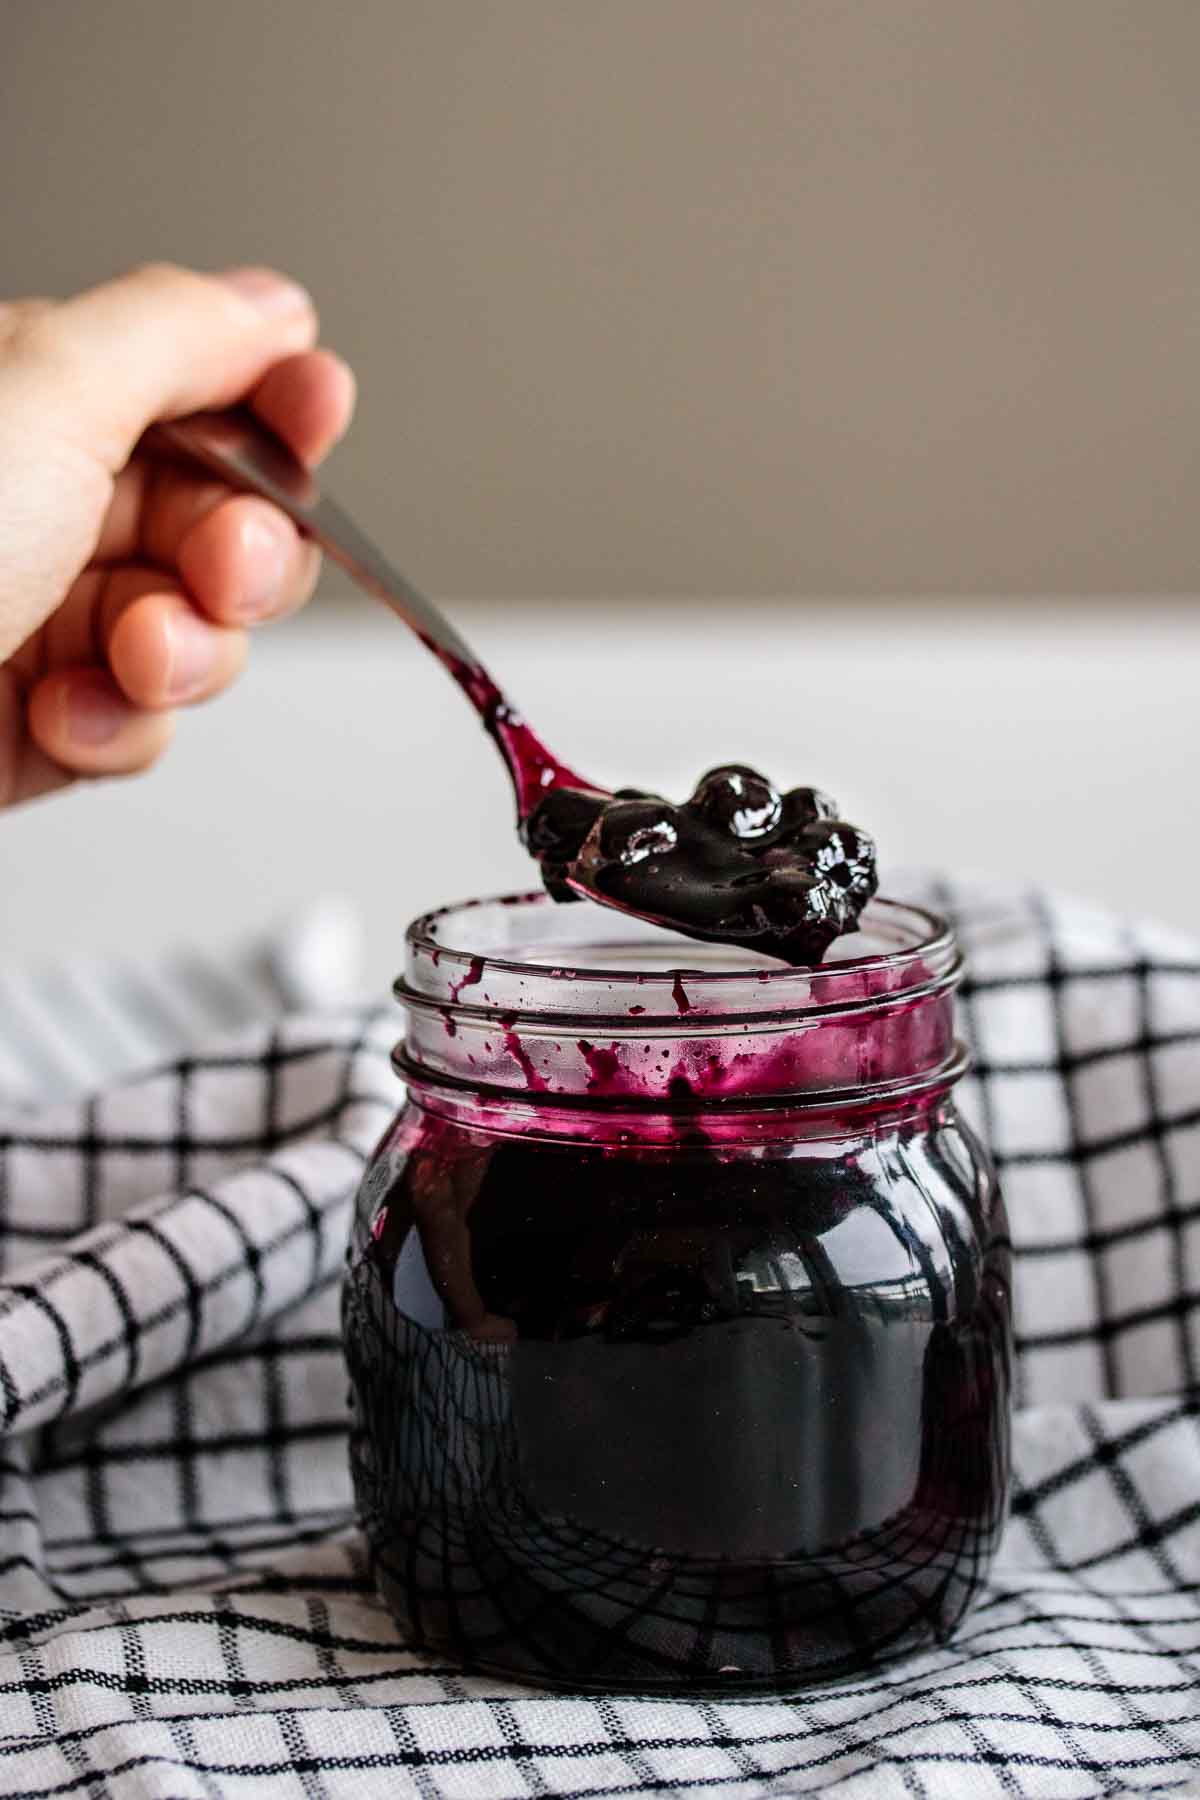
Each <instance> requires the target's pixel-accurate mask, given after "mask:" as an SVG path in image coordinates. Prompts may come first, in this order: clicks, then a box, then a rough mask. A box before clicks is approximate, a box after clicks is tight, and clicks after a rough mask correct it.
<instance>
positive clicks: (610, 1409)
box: [345, 1101, 1009, 1689]
mask: <svg viewBox="0 0 1200 1800" xmlns="http://www.w3.org/2000/svg"><path fill="white" fill-rule="evenodd" d="M828 1127H829V1133H830V1138H831V1139H832V1142H831V1141H825V1142H823V1143H822V1142H817V1143H811V1142H809V1143H805V1144H802V1145H797V1146H795V1147H793V1148H792V1149H790V1150H781V1149H780V1147H779V1146H778V1145H776V1146H775V1149H774V1152H773V1153H769V1154H766V1155H764V1154H762V1153H761V1151H760V1152H759V1153H757V1154H747V1155H745V1156H743V1157H739V1156H738V1155H737V1154H736V1153H732V1152H730V1151H729V1150H728V1149H726V1150H725V1151H724V1152H722V1153H721V1154H718V1153H716V1152H715V1150H714V1148H713V1147H712V1146H711V1145H710V1143H709V1142H708V1141H707V1140H706V1137H705V1132H704V1121H703V1119H702V1118H699V1117H698V1118H695V1119H694V1120H691V1121H688V1120H686V1119H681V1120H680V1121H678V1122H677V1124H676V1128H675V1133H674V1139H673V1142H672V1144H671V1146H670V1148H669V1149H666V1150H664V1148H663V1147H662V1146H661V1144H660V1145H657V1146H654V1147H648V1148H646V1147H642V1148H639V1147H638V1146H637V1145H636V1144H632V1145H629V1146H627V1147H625V1148H621V1149H614V1147H613V1146H612V1145H611V1144H594V1145H589V1144H587V1143H584V1142H575V1143H557V1144H555V1143H549V1142H527V1141H524V1140H523V1139H522V1138H521V1137H519V1136H518V1137H511V1136H500V1137H497V1136H493V1135H492V1134H490V1133H488V1132H486V1131H480V1130H478V1129H474V1128H465V1127H463V1126H461V1125H458V1124H455V1123H452V1122H450V1121H448V1120H445V1119H441V1118H438V1117H436V1116H431V1115H428V1114H418V1115H417V1116H416V1117H415V1118H414V1117H412V1116H410V1117H409V1119H408V1121H407V1123H402V1124H401V1125H400V1126H399V1127H398V1128H397V1130H396V1131H395V1132H394V1133H393V1134H392V1135H391V1137H390V1138H389V1140H388V1141H387V1142H386V1143H385V1144H384V1146H382V1147H381V1151H380V1154H379V1157H378V1158H377V1161H376V1163H375V1166H374V1168H373V1170H372V1172H371V1174H370V1176H369V1178H368V1181H367V1183H366V1185H365V1187H364V1189H363V1192H362V1194H361V1196H360V1201H359V1207H358V1215H357V1220H356V1226H355V1236H354V1243H353V1249H352V1253H351V1264H350V1270H351V1272H350V1278H349V1281H348V1283H347V1289H346V1298H345V1321H346V1343H347V1353H348V1358H349V1366H350V1372H351V1380H352V1391H353V1401H354V1428H353V1434H352V1457H353V1466H354V1475H355V1485H356V1489H357V1494H358V1501H359V1509H360V1514H361V1517H362V1521H363V1524H364V1528H365V1531H366V1535H367V1538H368V1541H369V1544H370V1546H371V1551H372V1555H373V1559H374V1564H375V1569H376V1574H377V1578H378V1581H379V1585H380V1588H381V1591H382V1592H383V1594H384V1596H385V1598H386V1599H387V1600H388V1601H389V1603H390V1605H391V1606H392V1608H393V1610H394V1611H395V1612H396V1614H397V1616H398V1618H399V1619H400V1620H401V1622H402V1624H403V1625H404V1627H405V1630H406V1635H407V1637H408V1638H409V1640H410V1641H411V1642H413V1643H414V1644H415V1645H417V1646H420V1647H422V1648H424V1649H426V1650H430V1651H434V1652H436V1653H439V1654H441V1655H444V1656H448V1657H450V1658H451V1659H453V1661H454V1662H456V1663H461V1664H463V1665H465V1666H467V1667H471V1668H477V1669H482V1670H492V1671H494V1672H498V1673H502V1674H504V1675H507V1676H511V1677H515V1678H517V1679H528V1680H531V1681H535V1682H540V1683H548V1684H552V1685H553V1684H566V1685H570V1686H576V1687H584V1688H586V1687H594V1688H619V1689H654V1688H664V1687H683V1688H696V1689H738V1688H754V1687H756V1686H772V1685H783V1686H787V1685H794V1684H797V1683H805V1682H811V1681H823V1680H829V1679H832V1678H836V1677H838V1676H842V1675H847V1674H850V1673H852V1672H854V1671H856V1670H861V1669H864V1668H866V1667H869V1666H872V1665H873V1664H875V1663H877V1662H879V1661H882V1660H888V1659H890V1658H892V1657H894V1656H896V1655H898V1654H900V1653H902V1652H903V1651H905V1650H908V1649H912V1648H914V1647H917V1646H919V1645H922V1644H927V1643H930V1642H935V1641H940V1640H942V1639H944V1638H945V1637H946V1636H947V1635H948V1634H949V1633H950V1632H951V1631H952V1629H953V1627H954V1625H955V1624H956V1622H957V1620H958V1619H959V1618H960V1616H961V1614H962V1612H963V1611H964V1609H965V1607H966V1606H967V1604H968V1603H969V1601H970V1599H971V1598H972V1596H973V1594H974V1593H975V1591H976V1589H977V1587H978V1585H979V1583H980V1581H981V1580H982V1576H983V1573H984V1572H985V1570H986V1568H987V1565H988V1562H989V1561H990V1558H991V1555H992V1552H993V1549H994V1547H995V1543H996V1538H997V1535H998V1532H999V1528H1000V1524H1001V1521H1002V1518H1003V1513H1004V1504H1005V1494H1006V1487H1007V1443H1008V1439H1007V1391H1008V1380H1009V1360H1008V1359H1009V1335H1008V1333H1009V1325H1008V1280H1009V1253H1008V1246H1007V1238H1006V1234H1005V1228H1004V1218H1003V1210H1002V1208H1001V1206H1000V1204H999V1200H998V1196H997V1195H996V1192H995V1189H994V1186H993V1185H992V1184H991V1183H990V1181H988V1180H987V1179H981V1178H980V1175H979V1171H978V1169H977V1168H976V1167H974V1166H973V1154H972V1148H971V1143H970V1140H969V1138H968V1137H967V1136H965V1134H964V1132H963V1130H962V1127H961V1126H960V1125H959V1124H958V1123H957V1121H956V1120H955V1118H954V1116H953V1113H952V1110H951V1109H949V1108H948V1107H947V1106H946V1104H945V1102H944V1101H943V1102H937V1103H931V1104H930V1105H928V1106H926V1107H925V1108H923V1109H921V1110H919V1111H918V1112H916V1113H914V1114H910V1116H909V1117H908V1118H907V1119H904V1120H897V1121H893V1122H892V1123H890V1124H889V1123H888V1122H887V1121H886V1120H882V1119H876V1120H874V1121H871V1120H870V1119H864V1118H862V1117H858V1118H853V1119H852V1118H849V1117H848V1118H847V1119H845V1120H843V1121H839V1120H837V1119H832V1118H831V1119H830V1120H829V1121H828Z"/></svg>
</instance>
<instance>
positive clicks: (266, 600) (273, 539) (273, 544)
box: [235, 501, 292, 620]
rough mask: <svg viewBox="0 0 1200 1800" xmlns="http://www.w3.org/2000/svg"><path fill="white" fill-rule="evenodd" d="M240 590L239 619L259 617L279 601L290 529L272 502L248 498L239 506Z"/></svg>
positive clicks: (236, 609)
mask: <svg viewBox="0 0 1200 1800" xmlns="http://www.w3.org/2000/svg"><path fill="white" fill-rule="evenodd" d="M241 535H242V566H243V569H244V571H245V572H244V576H243V581H242V591H241V593H240V594H239V596H238V599H237V604H236V607H235V611H236V613H237V616H238V618H239V619H245V620H251V619H262V618H265V617H266V616H267V614H268V613H271V612H273V611H274V610H275V608H276V607H277V606H278V605H279V602H280V600H281V599H282V598H283V584H284V581H285V579H286V577H287V566H288V551H289V549H290V547H291V537H292V531H291V527H290V525H288V523H287V521H286V520H285V519H284V518H282V517H281V516H280V514H279V513H277V512H276V511H275V508H274V507H273V506H268V505H266V504H265V503H262V502H256V501H248V502H247V503H246V505H245V506H244V507H243V509H242V525H241Z"/></svg>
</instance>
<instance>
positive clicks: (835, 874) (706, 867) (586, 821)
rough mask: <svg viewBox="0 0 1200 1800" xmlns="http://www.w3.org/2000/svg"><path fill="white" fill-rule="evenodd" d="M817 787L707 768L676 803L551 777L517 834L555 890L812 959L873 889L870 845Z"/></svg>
mask: <svg viewBox="0 0 1200 1800" xmlns="http://www.w3.org/2000/svg"><path fill="white" fill-rule="evenodd" d="M837 813H838V809H837V806H836V804H835V803H834V802H833V801H832V800H830V799H829V798H828V797H827V796H826V795H824V794H821V793H819V792H818V791H817V790H816V789H815V788H803V787H800V788H791V789H790V790H789V791H788V792H786V793H782V794H781V793H779V792H778V791H777V790H776V789H775V788H774V787H773V786H772V785H771V783H770V782H769V781H768V780H767V779H766V777H765V776H764V775H760V774H759V773H758V771H757V769H750V768H747V767H746V766H745V765H744V764H742V763H729V764H725V765H723V766H722V767H721V768H717V769H710V770H709V772H708V774H707V775H705V776H703V777H702V779H701V780H700V782H699V783H698V785H697V787H696V790H695V792H694V793H693V794H692V796H691V798H690V799H689V800H686V801H685V802H684V803H683V805H682V806H672V805H671V803H670V802H669V801H667V800H664V799H663V798H662V797H661V795H658V794H647V793H643V792H641V791H640V790H639V789H637V788H621V789H619V790H618V791H617V793H615V794H605V793H599V792H597V791H596V790H594V789H592V788H585V787H579V786H570V785H565V784H564V785H558V786H555V787H553V788H551V790H550V791H549V792H548V793H547V794H546V795H545V796H544V797H543V798H542V799H541V800H540V801H539V803H538V805H537V807H536V808H535V810H534V811H533V812H532V814H531V815H530V817H529V818H528V819H527V820H526V822H525V825H524V837H525V841H526V843H527V844H528V846H529V849H530V851H531V852H532V854H533V855H534V856H535V857H536V858H537V860H538V862H539V863H540V864H541V868H542V877H543V880H544V881H545V883H546V888H547V891H548V892H549V893H550V894H551V895H552V897H553V898H554V899H556V900H577V899H582V898H590V899H593V900H600V901H601V902H602V903H603V904H605V905H608V906H615V907H618V908H620V909H622V910H624V911H628V912H632V913H636V914H637V915H638V916H639V917H640V918H643V919H651V920H655V921H657V922H658V923H659V924H663V925H669V926H670V927H671V928H672V929H673V930H675V931H679V932H682V933H684V935H685V936H687V937H693V938H708V939H712V940H714V941H716V942H719V943H725V944H742V945H745V946H746V947H748V948H751V949H754V950H758V951H761V952H763V953H765V954H767V955H770V956H777V957H779V958H780V959H781V960H782V961H783V962H789V963H807V964H813V963H819V962H820V961H821V958H822V957H823V956H824V954H825V952H826V951H827V950H828V948H829V946H830V944H831V943H832V942H833V940H834V939H835V938H836V937H840V936H841V935H842V933H843V932H847V931H854V930H856V929H857V927H858V920H859V915H860V913H861V912H862V909H863V907H864V906H865V905H866V903H867V901H868V900H869V899H870V898H871V895H872V894H873V893H874V892H875V886H876V876H875V846H874V844H873V843H872V841H871V839H870V838H869V837H868V836H867V835H866V833H865V832H863V831H859V830H858V829H857V827H856V826H854V825H850V824H847V822H846V821H845V820H844V819H839V818H838V816H837Z"/></svg>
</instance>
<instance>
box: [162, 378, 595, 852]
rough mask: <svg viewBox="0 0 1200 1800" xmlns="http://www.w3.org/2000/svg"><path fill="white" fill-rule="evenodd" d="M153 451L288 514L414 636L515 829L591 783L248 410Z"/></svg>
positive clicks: (208, 422) (175, 430)
mask: <svg viewBox="0 0 1200 1800" xmlns="http://www.w3.org/2000/svg"><path fill="white" fill-rule="evenodd" d="M142 442H143V445H144V446H145V447H146V448H147V449H149V450H152V451H155V452H158V453H161V454H164V455H167V456H174V457H181V458H182V459H183V460H184V461H187V462H191V463H196V464H198V465H199V466H200V467H201V468H203V469H205V470H206V471H207V472H208V473H209V474H211V475H219V476H220V478H221V479H222V481H225V482H227V483H228V484H229V486H230V487H232V488H237V489H239V490H240V491H241V492H242V493H247V494H257V495H259V496H260V497H261V498H262V499H264V500H270V501H271V502H272V503H273V504H274V505H275V506H278V507H279V509H280V510H281V511H282V512H285V513H286V514H287V515H288V517H289V519H291V520H292V521H293V522H294V523H295V524H296V525H297V526H299V528H300V530H301V531H302V532H304V533H305V535H306V536H308V537H310V538H312V539H313V541H314V542H315V543H317V544H319V545H320V546H321V548H322V549H323V550H325V551H327V552H328V554H329V555H330V556H331V557H332V558H333V560H334V561H335V562H337V563H340V564H341V566H342V568H344V569H345V570H346V571H347V573H348V574H349V575H350V576H352V578H353V579H354V580H355V581H356V582H357V583H358V585H359V586H360V587H363V588H366V590H367V592H368V593H371V594H375V595H376V596H377V597H378V598H379V599H380V600H382V601H384V602H385V603H386V605H388V606H390V607H391V609H392V611H393V612H395V613H398V614H399V616H400V617H401V618H402V619H403V621H404V623H405V624H406V625H408V626H410V627H411V628H412V630H413V631H415V632H416V634H417V636H418V637H419V638H420V640H421V642H422V643H423V644H424V645H425V647H426V649H427V650H432V651H433V654H434V655H435V656H436V657H437V659H438V661H439V662H440V663H441V664H442V665H443V667H444V668H446V669H447V670H449V672H450V674H451V675H452V676H453V677H454V679H455V681H456V682H457V683H458V685H459V687H460V688H461V689H462V691H463V693H464V694H465V695H466V696H467V699H468V700H469V701H470V702H471V705H472V706H473V707H474V708H475V711H476V712H477V713H478V714H479V717H480V718H481V719H482V720H483V723H484V725H485V727H486V728H487V731H488V733H489V735H490V736H491V738H492V740H493V742H494V743H495V745H496V748H497V749H498V750H499V752H500V755H501V757H502V758H503V759H504V765H505V767H506V768H507V770H508V774H509V779H510V780H511V782H512V784H513V792H514V793H515V795H516V800H517V819H518V822H519V823H522V824H523V823H524V821H525V820H526V819H527V818H528V817H529V815H530V813H531V812H532V811H533V810H534V808H535V807H536V805H537V804H538V802H539V800H541V799H542V797H543V796H544V795H545V793H546V792H547V790H548V789H550V788H552V787H561V786H569V787H586V786H588V785H589V783H587V782H586V781H585V780H584V779H583V778H582V777H581V776H579V775H576V774H575V773H574V772H573V771H572V770H571V769H569V768H568V767H567V766H566V764H565V763H561V762H560V761H559V760H558V758H557V757H556V756H555V755H554V754H553V753H552V752H551V751H550V750H547V748H546V746H545V745H544V744H543V743H542V741H541V739H540V738H539V737H538V736H537V733H536V732H535V731H534V730H533V728H532V727H531V726H529V725H527V724H526V723H525V721H524V720H523V719H522V718H521V717H520V715H519V714H518V713H517V712H516V710H515V709H514V708H513V707H512V706H511V705H510V704H509V702H508V700H507V699H506V698H505V696H504V695H503V694H502V693H501V692H500V689H499V688H498V687H497V686H496V684H495V682H494V681H493V680H492V678H491V676H490V675H489V674H488V672H487V670H486V669H485V668H484V666H483V664H482V663H481V662H480V660H479V658H478V657H477V656H476V654H475V652H474V651H473V650H472V649H471V646H470V645H469V644H468V643H467V641H466V639H465V638H462V637H460V636H459V634H458V632H457V631H456V630H455V629H454V627H453V625H451V623H450V621H449V619H447V618H445V617H444V616H443V615H442V613H441V612H440V611H439V610H438V608H437V607H436V606H435V605H434V604H433V602H432V600H427V599H426V597H425V595H424V594H422V593H421V592H420V590H419V589H418V588H415V587H414V586H413V584H412V582H411V581H409V580H408V579H407V577H406V576H404V575H402V574H401V573H400V571H399V570H398V569H396V568H393V566H392V564H391V563H390V562H389V561H388V560H387V558H386V556H384V555H383V553H382V551H380V550H378V549H377V548H376V547H375V545H374V544H373V543H372V542H371V540H370V539H369V538H368V537H367V536H366V534H365V533H364V532H362V531H360V530H359V528H358V526H357V525H356V524H355V523H354V521H353V519H351V518H350V517H349V516H348V515H347V514H346V513H345V512H344V511H343V510H342V508H341V507H340V506H339V505H338V504H337V502H336V501H334V500H331V499H330V497H329V495H328V494H323V493H322V492H321V490H320V488H319V487H318V485H317V483H316V481H315V479H314V478H313V476H312V475H311V474H310V473H309V471H308V470H307V469H306V468H305V467H304V465H303V464H302V463H300V462H298V461H297V460H296V458H295V457H294V456H293V455H292V453H291V451H290V450H289V449H288V448H287V446H286V445H285V444H283V443H282V442H281V441H280V440H279V439H278V438H277V437H276V436H275V435H274V433H273V432H270V431H268V430H267V428H266V426H264V425H260V424H259V422H258V420H257V419H256V418H255V417H254V416H253V414H252V413H250V412H247V411H246V410H245V409H244V408H241V407H237V408H231V409H230V410H229V411H227V412H201V413H190V414H189V415H188V416H187V418H183V419H170V420H162V421H160V422H159V423H157V424H155V425H152V426H151V427H150V429H149V431H147V432H146V434H145V436H144V438H143V439H142Z"/></svg>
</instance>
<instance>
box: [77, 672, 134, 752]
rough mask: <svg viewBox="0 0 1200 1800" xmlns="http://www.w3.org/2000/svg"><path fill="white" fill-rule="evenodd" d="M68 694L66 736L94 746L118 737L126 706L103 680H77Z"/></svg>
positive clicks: (82, 743) (90, 746)
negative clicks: (103, 683) (104, 684)
mask: <svg viewBox="0 0 1200 1800" xmlns="http://www.w3.org/2000/svg"><path fill="white" fill-rule="evenodd" d="M64 698H65V706H66V726H67V736H68V737H69V738H70V740H71V742H72V743H73V744H81V745H85V746H87V747H88V748H92V747H94V746H95V745H98V744H107V743H109V742H110V741H111V740H112V739H113V738H115V737H116V735H117V733H118V731H120V729H121V726H122V725H123V724H124V722H125V716H126V711H127V708H126V707H125V705H124V704H123V702H122V701H120V700H119V699H118V698H117V696H116V695H115V694H113V693H110V692H109V690H108V688H107V687H105V686H103V685H102V683H100V682H95V681H76V682H73V683H72V684H71V686H70V687H69V688H68V689H67V691H66V694H65V696H64Z"/></svg>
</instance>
